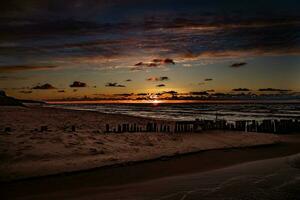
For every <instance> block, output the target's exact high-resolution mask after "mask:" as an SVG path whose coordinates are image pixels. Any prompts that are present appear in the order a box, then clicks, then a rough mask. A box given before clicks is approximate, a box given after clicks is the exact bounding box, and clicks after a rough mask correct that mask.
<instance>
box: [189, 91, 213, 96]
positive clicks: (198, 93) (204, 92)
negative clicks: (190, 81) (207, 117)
mask: <svg viewBox="0 0 300 200" xmlns="http://www.w3.org/2000/svg"><path fill="white" fill-rule="evenodd" d="M190 95H195V96H206V95H209V93H208V92H207V91H201V92H190Z"/></svg>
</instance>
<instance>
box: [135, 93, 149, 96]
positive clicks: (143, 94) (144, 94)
mask: <svg viewBox="0 0 300 200" xmlns="http://www.w3.org/2000/svg"><path fill="white" fill-rule="evenodd" d="M137 95H138V96H147V95H149V94H148V93H138V94H137Z"/></svg>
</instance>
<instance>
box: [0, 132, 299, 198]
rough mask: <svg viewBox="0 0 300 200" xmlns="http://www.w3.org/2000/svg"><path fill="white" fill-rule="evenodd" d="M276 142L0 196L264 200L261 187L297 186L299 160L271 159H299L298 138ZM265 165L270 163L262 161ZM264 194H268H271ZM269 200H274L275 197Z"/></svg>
mask: <svg viewBox="0 0 300 200" xmlns="http://www.w3.org/2000/svg"><path fill="white" fill-rule="evenodd" d="M282 141H283V142H282V143H281V144H276V145H271V146H261V147H248V148H233V149H227V150H209V151H204V152H200V153H193V154H189V155H184V156H176V157H173V158H168V159H163V160H156V161H149V162H141V163H135V164H132V165H127V166H115V167H113V168H111V167H107V168H101V169H97V170H91V171H85V172H79V173H70V174H65V175H56V176H48V177H43V178H35V179H29V180H23V181H16V182H10V183H5V184H1V185H0V186H1V188H2V190H3V191H4V193H3V197H4V199H199V198H200V197H201V199H211V198H213V199H231V198H232V195H235V197H236V198H233V199H238V197H239V198H241V197H244V199H245V198H246V197H249V198H250V197H251V195H252V196H255V195H258V196H257V198H258V199H259V197H260V199H264V198H266V197H268V195H272V194H267V193H261V194H260V193H259V192H261V190H262V188H261V187H265V186H266V185H265V184H268V185H269V186H270V187H272V188H276V187H277V186H278V187H280V184H283V183H281V182H280V181H286V182H289V181H294V182H292V183H293V184H296V186H299V181H297V179H295V180H294V178H295V177H296V178H297V177H298V178H299V176H300V174H299V170H297V166H298V164H299V163H298V162H299V160H297V159H296V162H289V163H288V164H287V163H286V159H279V161H276V159H275V161H274V160H272V159H271V158H278V157H285V156H289V155H292V154H296V153H299V152H300V145H299V144H300V137H299V135H291V136H283V137H282ZM265 159H271V161H268V160H266V161H264V160H265ZM257 160H262V161H258V163H256V162H254V163H250V165H251V166H250V167H248V164H245V165H243V164H242V165H241V163H248V162H251V161H257ZM276 163H277V164H276ZM291 163H292V164H291ZM293 163H296V165H293ZM229 166H233V167H229ZM245 166H246V167H245ZM291 166H296V168H295V167H291ZM226 167H229V168H228V169H227V168H226ZM298 167H299V166H298ZM221 168H224V169H221ZM216 169H220V170H216ZM251 177H252V179H251ZM268 177H271V178H272V177H274V179H275V180H273V179H270V180H266V182H265V183H264V180H265V179H268ZM248 178H249V179H248ZM283 179H284V180H283ZM247 180H249V181H247ZM231 182H233V184H229V185H230V188H227V185H226V184H227V183H231ZM256 182H257V183H256ZM253 184H254V185H253ZM210 186H211V187H210ZM223 186H226V187H224V188H223ZM296 186H295V185H292V186H291V187H290V190H291V191H290V192H289V191H287V189H288V188H285V186H283V188H282V190H281V193H284V194H285V195H293V197H294V196H295V191H294V190H295V187H296ZM195 188H197V189H195ZM213 188H214V190H213ZM256 190H257V191H256ZM272 190H273V189H272ZM199 191H201V192H199ZM276 191H277V190H276ZM222 192H223V195H224V196H223V197H224V198H222ZM244 192H248V193H244ZM269 192H270V193H272V192H271V189H270V191H269ZM296 192H297V190H296ZM189 194H192V195H189ZM203 194H206V196H203ZM247 194H248V196H247ZM254 194H255V195H254ZM226 195H227V196H226ZM243 195H244V196H243ZM245 195H246V196H245ZM185 196H186V198H183V197H185ZM187 197H188V198H187ZM191 197H193V198H191ZM225 197H226V198H225ZM257 198H252V199H257ZM269 199H276V195H275V197H274V198H271V197H270V198H269ZM277 199H278V198H277ZM282 199H286V198H282ZM291 199H293V198H291Z"/></svg>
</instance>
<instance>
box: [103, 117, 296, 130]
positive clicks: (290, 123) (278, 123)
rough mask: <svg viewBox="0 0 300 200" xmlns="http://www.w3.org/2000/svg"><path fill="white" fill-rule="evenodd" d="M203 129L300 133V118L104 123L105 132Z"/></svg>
mask: <svg viewBox="0 0 300 200" xmlns="http://www.w3.org/2000/svg"><path fill="white" fill-rule="evenodd" d="M204 130H232V131H244V132H264V133H278V134H280V133H293V132H298V133H300V120H262V121H256V120H251V121H249V120H239V121H235V122H228V121H226V120H199V119H196V120H195V121H177V122H175V123H167V124H164V123H157V122H149V123H147V124H146V125H137V124H118V125H116V126H112V125H109V124H106V126H105V132H106V133H125V132H162V133H189V132H201V131H204Z"/></svg>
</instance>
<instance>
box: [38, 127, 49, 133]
mask: <svg viewBox="0 0 300 200" xmlns="http://www.w3.org/2000/svg"><path fill="white" fill-rule="evenodd" d="M47 131H49V130H48V126H41V129H40V132H47Z"/></svg>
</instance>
